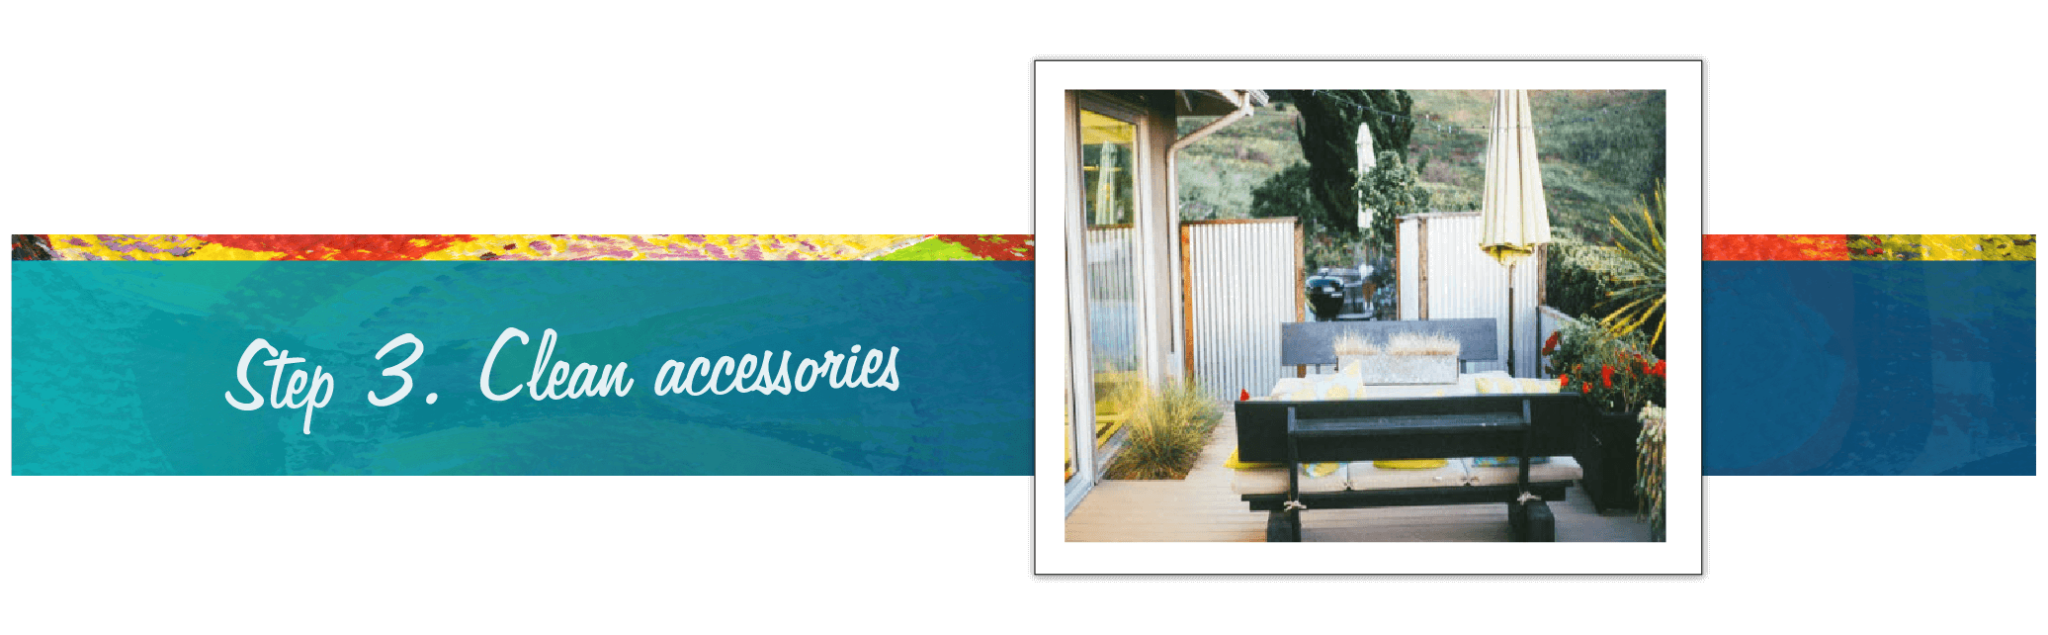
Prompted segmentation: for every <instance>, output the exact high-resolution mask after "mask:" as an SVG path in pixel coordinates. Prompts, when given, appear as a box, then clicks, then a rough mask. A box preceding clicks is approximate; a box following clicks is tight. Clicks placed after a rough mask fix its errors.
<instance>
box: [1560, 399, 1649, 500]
mask: <svg viewBox="0 0 2048 635" xmlns="http://www.w3.org/2000/svg"><path fill="white" fill-rule="evenodd" d="M1642 430H1643V424H1642V422H1641V421H1638V420H1637V419H1636V415H1633V414H1627V413H1610V412H1601V411H1598V410H1595V414H1594V415H1593V419H1592V420H1591V421H1588V422H1587V425H1586V428H1585V430H1584V431H1583V432H1581V433H1580V435H1579V443H1578V450H1577V451H1575V452H1573V453H1572V458H1573V459H1575V460H1577V461H1578V462H1579V469H1581V470H1583V471H1584V472H1585V474H1584V475H1583V476H1582V477H1581V479H1580V481H1579V484H1580V485H1583V486H1584V487H1585V488H1586V496H1587V497H1588V498H1591V499H1592V500H1593V510H1594V511H1606V510H1609V509H1626V510H1630V511H1635V510H1636V509H1637V507H1638V505H1637V501H1636V456H1637V454H1638V453H1637V451H1636V436H1637V435H1639V434H1640V433H1641V432H1642Z"/></svg>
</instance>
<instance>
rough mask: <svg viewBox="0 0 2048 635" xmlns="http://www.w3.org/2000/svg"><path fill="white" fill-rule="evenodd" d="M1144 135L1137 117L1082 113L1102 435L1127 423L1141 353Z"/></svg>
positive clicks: (1092, 362)
mask: <svg viewBox="0 0 2048 635" xmlns="http://www.w3.org/2000/svg"><path fill="white" fill-rule="evenodd" d="M1137 134H1138V127H1137V126H1136V125H1134V124H1132V123H1130V122H1126V121H1121V120H1118V119H1114V118H1111V117H1108V116H1105V115H1102V114H1098V113H1095V112H1090V111H1087V110H1083V111H1081V185H1082V203H1083V209H1082V215H1083V216H1085V217H1086V218H1087V220H1088V245H1087V256H1088V335H1089V337H1088V339H1089V342H1088V344H1089V345H1088V352H1089V357H1090V359H1089V367H1090V368H1091V369H1092V370H1093V371H1094V374H1095V437H1096V443H1097V444H1101V443H1103V442H1106V441H1108V440H1109V438H1110V437H1111V435H1114V434H1116V431H1117V428H1118V427H1119V426H1121V425H1122V424H1123V420H1124V417H1125V416H1126V415H1127V414H1128V413H1127V412H1126V410H1127V409H1128V408H1127V404H1128V402H1129V399H1128V396H1129V392H1130V391H1131V390H1132V389H1133V388H1134V387H1135V386H1137V385H1138V384H1139V383H1140V380H1139V378H1140V377H1141V375H1140V371H1141V370H1142V369H1141V368H1139V359H1138V293H1137V282H1138V281H1137V267H1136V263H1137V260H1136V256H1137V244H1136V241H1135V239H1136V236H1135V234H1134V233H1133V230H1132V224H1133V222H1134V221H1136V220H1137V211H1138V205H1137V192H1138V187H1137V179H1136V175H1137V170H1136V166H1137V152H1136V150H1137Z"/></svg>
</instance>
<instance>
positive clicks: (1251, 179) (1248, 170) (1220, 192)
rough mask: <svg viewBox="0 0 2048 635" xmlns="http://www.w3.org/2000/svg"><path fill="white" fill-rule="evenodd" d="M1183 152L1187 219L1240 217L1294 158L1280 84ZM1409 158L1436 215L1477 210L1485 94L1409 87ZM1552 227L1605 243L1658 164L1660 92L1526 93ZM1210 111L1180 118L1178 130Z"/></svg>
mask: <svg viewBox="0 0 2048 635" xmlns="http://www.w3.org/2000/svg"><path fill="white" fill-rule="evenodd" d="M1269 92H1271V93H1273V94H1274V95H1275V96H1276V100H1275V102H1276V103H1275V104H1274V105H1273V106H1272V107H1269V108H1261V109H1259V110H1258V111H1257V112H1256V113H1255V114H1254V115H1253V116H1252V117H1250V118H1248V119H1246V120H1244V121H1240V122H1237V123H1235V124H1232V125H1230V126H1228V127H1225V128H1223V129H1222V130H1220V131H1218V132H1217V133H1216V134H1214V135H1211V136H1209V137H1208V138H1205V139H1203V140H1202V141H1199V142H1196V143H1195V144H1194V145H1192V146H1189V147H1188V148H1187V149H1186V150H1184V151H1183V152H1182V153H1181V158H1180V169H1179V179H1180V199H1181V210H1182V217H1183V218H1187V219H1207V218H1248V217H1250V210H1251V192H1252V190H1253V189H1255V188H1257V187H1258V186H1259V184H1260V183H1263V182H1265V180H1266V179H1268V178H1271V177H1272V176H1273V175H1275V174H1277V173H1279V172H1280V171H1281V170H1283V169H1286V168H1287V167H1288V166H1290V165H1293V164H1295V163H1297V162H1301V161H1302V158H1301V157H1302V154H1301V148H1300V143H1299V141H1298V139H1297V137H1296V132H1295V130H1296V117H1297V115H1296V113H1295V112H1294V111H1293V109H1292V108H1291V107H1290V104H1289V103H1288V102H1289V97H1288V95H1287V91H1269ZM1409 94H1410V95H1411V96H1412V97H1414V99H1415V107H1414V110H1413V111H1412V112H1411V113H1410V114H1411V116H1413V117H1415V118H1416V120H1417V121H1416V126H1415V130H1414V133H1413V135H1412V136H1411V137H1410V139H1409V141H1410V143H1409V161H1410V163H1411V164H1412V166H1413V167H1414V168H1415V169H1416V171H1417V172H1418V173H1419V174H1420V178H1421V181H1422V185H1423V187H1425V188H1427V189H1428V190H1429V191H1430V193H1431V195H1432V198H1433V201H1432V207H1433V208H1434V209H1435V210H1437V211H1476V210H1478V209H1479V201H1480V198H1481V196H1482V193H1483V192H1484V189H1485V177H1486V137H1487V134H1486V127H1487V124H1488V119H1489V118H1490V117H1491V115H1492V109H1493V94H1494V93H1493V91H1491V90H1465V91H1409ZM1530 97H1531V100H1532V102H1533V107H1534V111H1535V113H1534V114H1535V116H1536V121H1537V125H1538V126H1539V128H1538V130H1537V133H1536V143H1537V147H1538V149H1539V151H1540V160H1541V161H1542V163H1543V180H1544V192H1545V195H1546V197H1547V200H1548V203H1549V206H1550V215H1551V225H1552V227H1553V232H1554V234H1555V235H1556V237H1557V239H1558V240H1559V241H1561V242H1580V241H1586V242H1594V243H1606V242H1608V241H1610V240H1611V235H1610V231H1609V230H1608V228H1607V227H1608V225H1607V218H1608V216H1609V215H1613V214H1622V213H1626V212H1628V211H1630V210H1632V209H1634V205H1635V201H1636V199H1637V198H1638V197H1640V196H1644V195H1645V194H1647V193H1648V192H1651V191H1653V190H1654V189H1655V187H1656V183H1657V182H1658V181H1661V180H1662V178H1663V172H1664V145H1665V143H1664V136H1663V135H1664V95H1663V93H1662V91H1561V90H1560V91H1531V94H1530ZM1213 120H1214V119H1213V118H1207V117H1201V118H1186V119H1183V120H1181V122H1180V128H1181V133H1182V134H1186V133H1188V132H1191V131H1193V130H1194V129H1195V128H1198V127H1200V126H1202V125H1204V124H1207V123H1208V122H1210V121H1213Z"/></svg>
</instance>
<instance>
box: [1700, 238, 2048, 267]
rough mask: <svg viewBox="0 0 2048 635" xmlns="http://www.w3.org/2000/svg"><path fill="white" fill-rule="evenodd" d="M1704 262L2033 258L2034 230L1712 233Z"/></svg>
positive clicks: (1705, 242) (2025, 259)
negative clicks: (2017, 232) (2005, 232)
mask: <svg viewBox="0 0 2048 635" xmlns="http://www.w3.org/2000/svg"><path fill="white" fill-rule="evenodd" d="M1702 238H1703V240H1704V243H1703V245H1702V247H1703V249H1702V254H1703V259H1704V260H1709V261H1717V260H1748V261H1782V260H1861V261H1875V260H1887V261H1898V260H2021V261H2031V260H2033V259H2034V235H2033V234H1771V235H1764V234H1708V235H1706V236H1703V237H1702Z"/></svg>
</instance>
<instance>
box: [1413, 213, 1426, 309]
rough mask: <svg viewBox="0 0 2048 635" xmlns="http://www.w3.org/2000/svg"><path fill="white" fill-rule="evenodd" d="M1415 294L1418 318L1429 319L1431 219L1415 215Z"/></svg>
mask: <svg viewBox="0 0 2048 635" xmlns="http://www.w3.org/2000/svg"><path fill="white" fill-rule="evenodd" d="M1415 295H1417V296H1420V297H1418V298H1416V300H1415V301H1416V302H1417V303H1420V304H1421V306H1420V307H1418V308H1417V309H1416V314H1415V317H1416V319H1419V320H1427V319H1429V219H1428V218H1426V217H1422V216H1417V217H1415Z"/></svg>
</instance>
